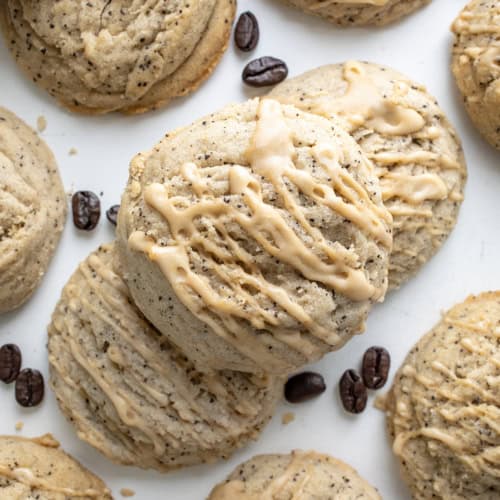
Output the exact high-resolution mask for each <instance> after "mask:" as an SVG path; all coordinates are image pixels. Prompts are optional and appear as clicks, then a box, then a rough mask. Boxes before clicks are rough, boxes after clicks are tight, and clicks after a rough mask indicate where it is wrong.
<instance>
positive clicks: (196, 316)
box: [117, 99, 392, 375]
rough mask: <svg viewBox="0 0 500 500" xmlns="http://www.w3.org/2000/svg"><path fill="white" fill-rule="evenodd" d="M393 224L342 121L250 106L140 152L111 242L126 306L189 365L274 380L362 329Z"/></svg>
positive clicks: (376, 294)
mask: <svg viewBox="0 0 500 500" xmlns="http://www.w3.org/2000/svg"><path fill="white" fill-rule="evenodd" d="M391 224H392V220H391V216H390V215H389V213H388V212H387V210H386V209H385V208H384V206H383V203H382V199H381V195H380V189H379V185H378V179H377V177H376V176H375V174H374V171H373V165H372V164H371V163H370V162H369V161H368V160H367V159H366V158H365V156H364V155H363V154H362V152H361V150H360V148H359V146H358V145H357V144H356V143H355V141H354V140H353V139H352V138H351V137H349V135H348V134H347V133H346V132H345V131H344V130H343V128H342V126H340V124H337V123H334V122H330V121H329V120H326V119H324V118H322V117H319V116H316V115H312V114H308V113H304V112H301V111H299V110H298V109H297V108H295V107H292V106H284V105H280V104H279V103H278V102H277V101H274V100H270V99H263V100H258V99H254V100H251V101H247V102H245V103H242V104H238V105H233V106H229V107H227V108H225V109H224V110H222V111H220V112H218V113H214V114H213V115H210V116H207V117H205V118H202V119H201V120H199V121H197V122H195V123H194V124H192V125H190V126H188V127H186V128H183V129H179V130H176V131H174V132H173V133H170V134H167V136H166V137H165V138H164V139H163V140H162V141H161V142H160V143H159V144H158V145H157V146H155V147H154V148H153V149H152V150H151V151H149V152H146V153H143V154H140V155H138V156H137V157H136V158H135V159H134V160H133V161H132V163H131V167H130V174H129V181H128V186H127V189H126V191H125V194H124V196H123V198H122V204H121V209H120V215H119V220H118V230H117V235H118V249H119V254H120V258H121V261H122V266H123V269H125V280H126V281H127V283H128V284H129V286H130V289H131V293H132V296H133V297H134V300H135V302H136V304H137V305H138V307H139V308H140V309H141V310H142V311H143V313H144V314H145V315H146V316H147V317H148V318H149V320H150V321H151V322H152V323H153V324H155V326H156V327H157V328H158V329H159V330H160V331H161V332H162V333H163V334H164V335H166V336H167V337H168V338H169V339H171V341H172V342H173V343H175V344H177V345H179V346H180V347H181V348H182V349H183V351H184V352H185V353H186V354H187V355H188V356H189V357H191V358H192V359H193V360H194V362H195V363H196V364H197V365H198V366H199V367H200V368H203V369H208V370H210V369H233V370H242V371H251V372H254V373H259V372H267V373H273V374H279V375H284V374H287V373H289V372H291V371H292V370H293V369H295V368H297V367H299V366H302V365H303V364H305V363H307V362H309V361H312V360H316V359H318V358H320V357H321V355H323V354H325V353H326V352H328V351H331V350H334V349H338V348H340V347H341V346H342V345H343V344H344V343H345V342H346V341H347V340H348V339H349V338H350V337H351V336H352V335H354V334H357V333H360V332H361V331H362V330H363V329H364V322H365V318H366V315H367V313H368V311H369V309H370V307H371V305H372V303H373V302H374V301H377V300H381V299H382V298H383V297H384V294H385V290H386V286H387V264H388V254H389V252H390V248H391V244H392V237H391Z"/></svg>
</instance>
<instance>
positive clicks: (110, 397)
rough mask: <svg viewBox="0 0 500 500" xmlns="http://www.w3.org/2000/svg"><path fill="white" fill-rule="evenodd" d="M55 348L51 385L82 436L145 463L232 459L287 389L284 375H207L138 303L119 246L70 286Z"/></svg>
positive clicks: (165, 465) (92, 261)
mask: <svg viewBox="0 0 500 500" xmlns="http://www.w3.org/2000/svg"><path fill="white" fill-rule="evenodd" d="M165 300H167V299H165ZM48 349H49V363H50V373H51V386H52V389H53V390H54V392H55V394H56V397H57V400H58V403H59V406H60V408H61V410H62V411H63V413H64V414H65V415H66V417H68V419H69V420H70V422H71V423H72V424H73V425H74V426H75V427H76V429H77V432H78V436H79V437H80V438H81V439H83V440H84V441H87V442H88V443H89V444H91V445H92V446H94V447H95V448H97V449H98V450H99V451H101V452H102V453H104V454H105V455H106V456H107V457H108V458H110V459H111V460H113V461H115V462H118V463H122V464H127V465H136V466H138V467H143V468H152V469H158V470H163V471H166V470H169V469H174V468H178V467H182V466H186V465H192V464H197V463H202V462H213V461H215V460H217V459H219V458H227V457H228V456H229V455H231V453H232V452H233V451H234V450H235V449H236V448H239V447H241V446H243V445H244V444H246V443H247V442H248V441H249V440H251V439H254V438H256V437H257V436H258V434H259V432H260V430H261V429H262V427H264V425H265V424H266V423H267V422H268V420H269V419H270V418H271V415H272V412H273V409H274V406H275V403H276V402H277V400H278V399H279V398H280V397H281V393H282V390H283V381H282V380H281V379H278V378H272V377H268V376H261V377H257V376H251V375H246V374H243V373H236V372H229V371H223V372H214V373H211V374H209V375H203V374H201V373H199V372H198V371H197V370H196V368H195V367H194V366H193V364H192V363H191V362H190V361H188V360H187V358H186V357H185V356H184V354H183V353H182V352H181V351H180V350H179V349H177V348H175V347H174V346H173V345H172V344H170V342H169V341H168V340H167V339H166V338H165V337H163V336H161V335H160V334H159V332H158V331H157V330H155V329H154V328H153V327H152V326H151V325H150V324H149V323H148V322H147V321H146V320H145V319H144V317H143V316H142V314H141V313H140V312H139V310H138V309H137V308H136V307H135V306H134V304H133V302H132V298H131V297H130V294H129V292H128V289H127V286H126V285H125V283H124V282H123V281H122V279H121V278H120V276H119V275H118V274H116V272H115V271H114V270H113V247H112V246H111V245H105V246H103V247H101V248H100V249H99V250H98V251H97V252H95V253H93V254H91V255H90V256H89V257H88V258H87V260H85V261H84V262H83V263H82V264H80V266H79V268H78V270H77V271H76V272H75V273H74V274H73V276H72V277H71V278H70V280H69V282H68V283H67V285H66V286H65V288H64V290H63V292H62V297H61V299H60V301H59V303H58V305H57V307H56V310H55V312H54V314H53V316H52V323H51V325H50V326H49V343H48Z"/></svg>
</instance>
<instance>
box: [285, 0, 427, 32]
mask: <svg viewBox="0 0 500 500" xmlns="http://www.w3.org/2000/svg"><path fill="white" fill-rule="evenodd" d="M430 1H431V0H363V1H359V0H286V2H287V3H290V4H292V5H294V6H295V7H298V8H299V9H301V10H303V11H304V12H306V13H308V14H314V15H316V16H320V17H323V18H325V19H327V20H328V21H330V22H332V23H335V24H339V25H342V26H364V25H367V24H375V25H379V26H382V25H384V24H389V23H392V22H394V21H397V20H398V19H400V18H402V17H404V16H407V15H409V14H411V13H412V12H414V11H415V10H417V9H420V8H421V7H422V6H424V5H427V4H428V3H429V2H430Z"/></svg>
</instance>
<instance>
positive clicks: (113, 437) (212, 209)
mask: <svg viewBox="0 0 500 500" xmlns="http://www.w3.org/2000/svg"><path fill="white" fill-rule="evenodd" d="M465 178H466V170H465V163H464V158H463V154H462V150H461V146H460V141H459V139H458V137H457V135H456V132H455V131H454V129H453V128H452V126H451V125H450V124H449V122H448V121H447V119H446V117H445V116H444V114H443V112H442V111H441V110H440V108H439V107H438V106H437V104H436V102H435V100H434V99H433V98H432V97H431V96H430V95H429V94H428V93H427V92H426V90H425V89H424V88H423V87H422V86H420V85H417V84H415V83H414V82H412V81H410V80H409V79H407V78H405V77H404V76H403V75H401V74H399V73H397V72H395V71H393V70H391V69H389V68H385V67H381V66H377V65H374V64H369V63H360V62H357V61H350V62H347V63H345V64H338V65H333V66H328V67H324V68H319V69H317V70H314V71H312V72H310V73H307V74H305V75H303V76H300V77H297V78H296V79H293V80H290V81H288V82H285V83H283V84H282V85H280V86H278V87H277V88H276V89H275V90H274V91H273V92H272V93H271V95H270V97H269V98H263V99H254V100H250V101H247V102H245V103H242V104H237V105H231V106H228V107H226V108H224V109H223V110H221V111H219V112H216V113H214V114H212V115H209V116H207V117H204V118H202V119H200V120H198V121H196V122H194V123H193V124H191V125H189V126H187V127H185V128H181V129H178V130H175V131H174V132H171V133H169V134H167V135H166V136H165V137H164V139H163V140H162V141H161V142H160V143H159V144H157V145H156V146H155V147H154V148H153V149H152V150H151V151H148V152H144V153H141V154H139V155H137V156H136V158H134V159H133V160H132V162H131V165H130V172H129V180H128V184H127V188H126V190H125V192H124V195H123V197H122V204H121V208H120V213H119V219H118V228H117V240H116V242H115V243H114V244H113V245H111V246H105V247H101V248H100V249H99V250H98V251H97V252H96V253H94V254H92V255H91V256H89V258H88V259H87V260H86V261H85V262H83V263H82V264H81V265H80V267H79V269H78V270H77V271H76V272H75V274H74V275H73V276H72V278H71V279H70V281H69V282H68V284H67V285H66V287H65V289H64V290H63V294H62V297H61V300H60V302H59V304H58V306H57V308H56V311H55V312H54V315H53V319H52V324H51V326H50V328H49V353H50V366H51V382H52V387H53V389H54V391H55V393H56V396H57V399H58V401H59V404H60V406H61V408H62V410H63V412H64V413H65V414H66V415H67V416H68V418H69V419H70V420H71V421H72V422H73V424H74V425H75V426H76V428H77V430H78V434H79V436H80V437H81V438H82V439H84V440H86V441H88V442H89V443H90V444H92V445H93V446H95V447H96V448H97V449H99V450H100V451H102V452H103V453H104V454H106V455H107V456H108V457H110V458H111V459H113V460H115V461H117V462H120V463H125V464H135V465H139V466H141V467H148V468H155V469H159V470H169V469H172V468H176V467H181V466H185V465H190V464H195V463H199V462H207V461H213V460H216V459H218V458H225V457H227V456H229V455H230V454H231V453H232V452H233V451H234V450H235V449H236V448H238V447H240V446H242V445H243V444H245V443H246V442H247V441H248V440H249V439H251V438H254V437H256V436H257V435H258V433H259V431H260V430H261V429H262V427H263V426H264V424H265V423H266V422H267V420H268V419H269V418H270V416H271V415H272V412H273V408H274V405H275V403H276V401H277V400H278V399H279V397H280V394H281V384H282V382H283V380H284V378H285V377H286V376H288V375H289V374H290V373H292V372H293V371H295V370H297V369H299V368H300V367H302V366H303V365H304V364H306V363H310V362H313V361H316V360H318V359H320V358H321V357H322V356H323V355H324V354H326V353H327V352H330V351H333V350H336V349H339V348H341V347H342V346H343V345H344V344H345V342H347V341H348V340H349V338H351V337H352V336H353V335H356V334H358V333H361V332H362V331H363V330H364V324H365V320H366V317H367V315H368V313H369V310H370V308H371V306H372V305H373V303H375V302H377V301H381V300H383V298H384V296H385V293H386V290H387V288H388V286H389V287H390V288H397V287H398V286H400V285H401V284H402V283H403V282H405V281H406V280H407V279H409V278H410V277H411V276H413V275H414V274H415V273H416V272H417V271H418V269H419V268H420V267H421V266H422V264H423V263H424V262H426V261H427V260H428V259H429V258H430V257H431V256H432V255H433V254H434V253H435V251H436V250H437V249H438V248H439V247H440V245H441V244H442V242H443V241H444V240H445V238H446V237H447V235H448V234H449V232H450V231H451V229H452V228H453V226H454V223H455V220H456V217H457V214H458V209H459V206H460V202H461V200H462V198H463V187H464V182H465ZM393 227H394V244H393V235H392V230H393ZM391 252H392V253H391Z"/></svg>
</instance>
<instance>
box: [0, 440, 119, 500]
mask: <svg viewBox="0 0 500 500" xmlns="http://www.w3.org/2000/svg"><path fill="white" fill-rule="evenodd" d="M0 498H2V499H4V500H9V499H38V498H40V499H43V500H61V499H63V498H64V499H67V500H95V499H99V500H111V499H112V496H111V492H110V490H109V489H108V488H107V487H106V485H105V484H104V483H103V482H102V481H101V479H99V478H98V477H97V476H95V475H94V474H92V472H90V471H89V470H87V469H86V468H85V467H83V465H81V464H80V463H78V462H77V461H76V460H75V459H74V458H72V457H71V456H70V455H68V454H66V453H64V451H63V450H62V449H61V448H60V447H59V443H58V442H57V441H56V440H55V439H54V438H53V437H52V436H51V435H50V434H45V435H44V436H40V437H38V438H33V439H27V438H21V437H17V436H0Z"/></svg>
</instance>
